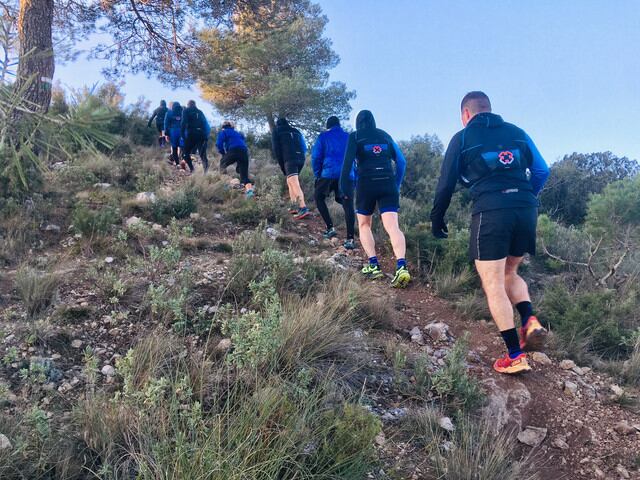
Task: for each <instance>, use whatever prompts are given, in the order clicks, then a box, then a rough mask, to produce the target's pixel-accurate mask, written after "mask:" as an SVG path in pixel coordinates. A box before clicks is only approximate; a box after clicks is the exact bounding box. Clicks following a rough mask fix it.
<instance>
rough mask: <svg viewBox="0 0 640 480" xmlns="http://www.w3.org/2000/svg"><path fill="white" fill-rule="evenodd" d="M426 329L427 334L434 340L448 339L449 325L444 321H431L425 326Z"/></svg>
mask: <svg viewBox="0 0 640 480" xmlns="http://www.w3.org/2000/svg"><path fill="white" fill-rule="evenodd" d="M424 331H425V333H426V334H427V335H429V336H430V337H431V338H432V339H433V340H435V341H438V340H441V341H442V340H447V335H448V333H449V325H447V324H446V323H443V322H434V323H430V324H429V325H427V326H426V327H425V328H424Z"/></svg>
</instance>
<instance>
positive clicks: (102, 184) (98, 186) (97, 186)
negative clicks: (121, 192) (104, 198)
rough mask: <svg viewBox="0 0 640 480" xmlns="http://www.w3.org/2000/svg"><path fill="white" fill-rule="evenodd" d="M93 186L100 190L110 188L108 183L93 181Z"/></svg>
mask: <svg viewBox="0 0 640 480" xmlns="http://www.w3.org/2000/svg"><path fill="white" fill-rule="evenodd" d="M93 188H99V189H101V190H106V189H107V188H111V184H110V183H94V184H93Z"/></svg>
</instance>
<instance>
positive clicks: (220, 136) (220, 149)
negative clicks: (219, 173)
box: [216, 129, 225, 155]
mask: <svg viewBox="0 0 640 480" xmlns="http://www.w3.org/2000/svg"><path fill="white" fill-rule="evenodd" d="M224 137H225V133H224V129H222V130H220V132H219V133H218V137H217V138H216V148H217V149H218V153H219V154H220V155H224V154H225V151H224Z"/></svg>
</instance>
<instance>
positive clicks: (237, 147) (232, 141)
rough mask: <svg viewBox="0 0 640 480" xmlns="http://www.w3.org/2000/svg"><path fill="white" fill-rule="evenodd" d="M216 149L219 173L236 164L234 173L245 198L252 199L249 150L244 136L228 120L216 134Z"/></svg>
mask: <svg viewBox="0 0 640 480" xmlns="http://www.w3.org/2000/svg"><path fill="white" fill-rule="evenodd" d="M216 147H217V148H218V152H219V153H220V155H221V157H220V171H221V172H224V171H226V169H227V167H229V166H230V165H233V164H234V163H235V164H236V172H237V173H238V174H239V175H240V184H242V186H243V187H244V191H245V195H246V196H247V198H251V197H253V182H252V181H251V180H250V179H249V149H248V148H247V143H246V141H245V139H244V135H243V134H242V133H240V132H238V131H236V129H235V128H234V126H233V123H231V122H230V121H229V120H226V121H225V122H224V123H223V124H222V130H220V132H219V133H218V138H217V139H216Z"/></svg>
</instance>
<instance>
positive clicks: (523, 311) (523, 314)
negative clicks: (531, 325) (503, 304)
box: [516, 302, 533, 327]
mask: <svg viewBox="0 0 640 480" xmlns="http://www.w3.org/2000/svg"><path fill="white" fill-rule="evenodd" d="M516 309H517V310H518V313H519V314H520V319H521V320H522V326H523V327H524V326H526V325H527V322H528V321H529V317H531V316H532V315H533V305H531V302H520V303H516Z"/></svg>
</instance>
